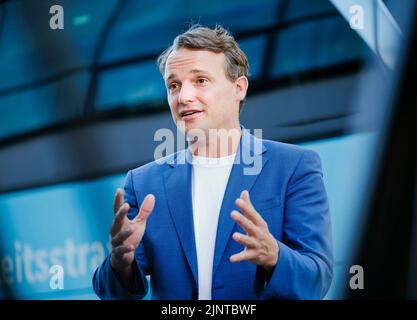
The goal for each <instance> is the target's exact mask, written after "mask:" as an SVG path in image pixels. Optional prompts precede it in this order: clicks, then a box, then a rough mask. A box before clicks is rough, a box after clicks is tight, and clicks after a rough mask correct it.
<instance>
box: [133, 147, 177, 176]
mask: <svg viewBox="0 0 417 320" xmlns="http://www.w3.org/2000/svg"><path fill="white" fill-rule="evenodd" d="M181 152H183V151H178V152H176V153H173V154H170V155H168V156H165V157H163V158H160V159H157V160H154V161H151V162H148V163H145V164H143V165H141V166H139V167H136V168H134V169H131V170H130V171H131V172H132V175H133V176H136V175H146V174H151V175H152V174H155V173H157V172H162V171H164V170H166V168H167V166H169V164H170V163H174V162H175V159H177V158H178V156H179V155H180V154H181Z"/></svg>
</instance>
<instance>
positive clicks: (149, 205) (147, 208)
mask: <svg viewBox="0 0 417 320" xmlns="http://www.w3.org/2000/svg"><path fill="white" fill-rule="evenodd" d="M154 206H155V196H154V195H153V194H148V195H147V196H146V197H145V199H143V202H142V205H141V206H140V210H139V213H138V215H137V216H136V217H135V219H134V221H135V222H142V221H146V219H148V217H149V215H150V214H151V213H152V210H153V208H154Z"/></svg>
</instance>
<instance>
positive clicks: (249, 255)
mask: <svg viewBox="0 0 417 320" xmlns="http://www.w3.org/2000/svg"><path fill="white" fill-rule="evenodd" d="M253 258H255V253H254V252H250V251H247V250H244V251H241V252H239V253H236V254H234V255H232V256H231V257H230V259H229V260H230V262H233V263H234V262H240V261H244V260H251V259H253Z"/></svg>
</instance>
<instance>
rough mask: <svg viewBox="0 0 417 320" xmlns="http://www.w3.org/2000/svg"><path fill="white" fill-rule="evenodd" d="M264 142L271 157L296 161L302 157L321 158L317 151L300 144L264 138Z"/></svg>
mask: <svg viewBox="0 0 417 320" xmlns="http://www.w3.org/2000/svg"><path fill="white" fill-rule="evenodd" d="M263 143H264V145H265V147H266V149H267V153H268V156H269V157H274V156H276V157H280V158H283V157H284V158H286V159H287V160H294V161H298V160H300V159H301V158H302V157H307V158H316V159H319V158H320V157H319V155H318V153H317V152H316V151H314V150H311V149H308V148H305V147H301V146H298V145H294V144H289V143H284V142H279V141H272V140H263Z"/></svg>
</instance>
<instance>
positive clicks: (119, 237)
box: [111, 228, 133, 247]
mask: <svg viewBox="0 0 417 320" xmlns="http://www.w3.org/2000/svg"><path fill="white" fill-rule="evenodd" d="M132 233H133V229H132V228H126V229H124V230H122V231H120V232H119V233H117V234H116V236H115V237H113V239H112V240H111V245H112V246H113V247H117V246H120V245H121V244H123V241H125V240H126V239H127V238H129V237H130V236H131V235H132Z"/></svg>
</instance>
